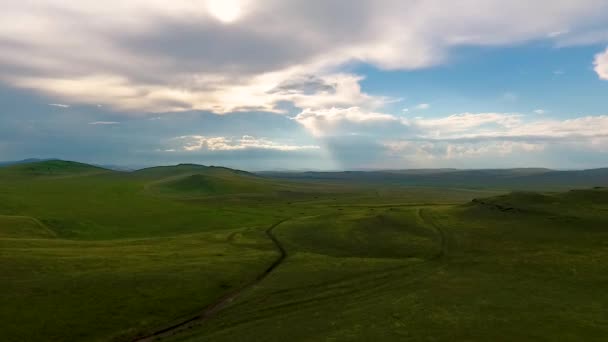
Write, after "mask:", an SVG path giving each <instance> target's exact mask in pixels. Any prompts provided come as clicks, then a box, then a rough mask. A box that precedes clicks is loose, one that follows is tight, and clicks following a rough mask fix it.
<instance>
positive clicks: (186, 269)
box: [0, 161, 608, 341]
mask: <svg viewBox="0 0 608 342" xmlns="http://www.w3.org/2000/svg"><path fill="white" fill-rule="evenodd" d="M453 172H454V171H453V170H443V171H441V173H442V174H443V173H450V174H451V173H453ZM484 172H485V171H484ZM425 173H426V176H429V174H432V175H433V177H435V176H437V177H439V174H438V173H436V172H431V171H425ZM496 173H497V174H499V175H500V174H501V173H504V172H503V171H500V172H498V171H496ZM514 173H515V171H514ZM517 173H520V174H525V176H526V177H533V176H534V175H543V174H545V173H546V172H545V171H543V170H529V169H526V170H520V171H517ZM600 173H601V172H600ZM399 177H402V175H399ZM277 224H278V225H277ZM270 227H274V228H273V229H272V231H271V232H269V228H270ZM606 227H608V190H606V189H603V188H597V189H586V190H574V191H569V192H552V193H536V192H514V193H508V194H506V193H504V192H497V191H496V190H495V189H492V188H489V189H488V188H479V189H471V188H466V189H463V188H440V187H421V186H409V185H406V186H403V185H399V184H396V183H390V182H388V183H387V182H385V183H382V182H376V181H369V182H359V181H357V183H356V184H355V183H352V184H351V183H349V182H343V181H334V180H331V181H327V180H321V181H312V180H310V179H308V180H298V181H296V182H294V181H292V180H286V179H275V178H271V177H268V176H267V175H265V176H259V175H253V174H250V173H247V172H243V171H237V170H230V169H225V168H220V167H205V166H199V165H178V166H173V167H159V168H150V169H144V170H140V171H137V172H114V171H107V170H104V169H100V168H97V167H94V166H88V165H85V164H78V163H71V162H62V161H50V162H48V161H47V162H42V163H35V164H29V165H28V164H24V165H14V166H9V167H5V168H0V274H2V275H3V278H2V282H0V303H2V305H1V306H0V320H1V321H2V322H4V323H5V324H3V327H4V329H2V333H1V334H2V335H1V336H2V339H3V340H4V341H36V340H45V341H66V340H72V341H73V340H78V341H131V340H133V339H134V338H135V337H137V336H146V335H148V334H150V333H152V332H156V331H159V330H162V329H163V328H166V327H170V326H173V325H175V324H178V323H181V322H184V321H187V320H190V319H192V318H193V317H194V318H196V317H198V316H200V315H201V313H202V312H203V309H204V308H205V307H208V306H209V305H214V304H217V303H218V301H219V300H220V299H221V298H230V300H229V301H226V302H225V303H224V305H223V306H222V310H220V311H217V312H215V311H214V314H212V315H210V317H209V318H208V319H205V320H204V324H201V325H197V324H196V322H198V320H196V319H195V320H194V321H193V322H194V323H192V324H193V326H192V327H191V329H186V331H179V330H178V331H176V333H175V334H169V336H165V337H166V339H167V340H177V341H249V340H251V337H252V336H255V339H256V340H260V341H284V340H294V341H298V340H299V341H317V340H331V341H358V340H376V341H395V340H412V341H428V340H435V341H452V340H474V341H488V340H492V341H494V340H496V341H513V340H564V341H568V340H571V341H578V340H586V341H601V340H603V339H604V336H606V334H607V333H608V329H607V328H606V327H608V315H606V312H605V310H604V308H603V306H602V305H600V304H599V303H603V302H607V301H608V297H607V295H606V294H605V293H604V292H605V291H604V289H605V285H606V284H608V276H606V275H607V274H608V269H607V266H606V264H605V263H604V262H603V260H606V257H608V245H606V243H605V241H608V229H607V228H606ZM281 251H284V253H285V256H286V257H285V258H284V259H282V258H281V255H282V252H281ZM271 266H272V267H271ZM269 269H271V270H272V271H271V272H270V273H266V272H268V270H269ZM232 296H234V297H232ZM224 306H225V307H224ZM33 308H35V309H33Z"/></svg>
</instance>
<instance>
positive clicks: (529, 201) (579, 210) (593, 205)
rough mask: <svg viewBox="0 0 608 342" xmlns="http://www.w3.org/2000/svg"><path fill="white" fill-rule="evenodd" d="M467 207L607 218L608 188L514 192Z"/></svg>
mask: <svg viewBox="0 0 608 342" xmlns="http://www.w3.org/2000/svg"><path fill="white" fill-rule="evenodd" d="M465 207H469V208H470V209H476V208H478V209H486V210H491V211H495V212H505V213H506V212H511V213H532V214H534V213H537V214H552V215H560V216H586V217H590V218H594V217H595V218H599V217H605V214H604V213H605V211H606V210H608V188H603V187H596V188H593V189H577V190H570V191H567V192H531V191H525V192H524V191H520V192H512V193H509V194H505V195H500V196H495V197H490V198H481V199H479V198H478V199H474V200H472V201H471V203H470V204H467V205H465Z"/></svg>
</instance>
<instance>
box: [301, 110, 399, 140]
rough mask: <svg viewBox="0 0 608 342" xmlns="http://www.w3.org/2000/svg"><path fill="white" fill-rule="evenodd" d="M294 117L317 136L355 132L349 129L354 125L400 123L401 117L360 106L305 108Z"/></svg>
mask: <svg viewBox="0 0 608 342" xmlns="http://www.w3.org/2000/svg"><path fill="white" fill-rule="evenodd" d="M294 119H295V120H296V121H297V122H298V123H299V124H300V125H302V126H304V128H306V129H307V130H308V131H309V132H310V133H311V134H313V135H314V136H317V137H321V136H327V135H334V134H338V133H341V134H345V133H346V134H349V133H353V132H349V129H352V128H354V127H356V128H360V126H373V125H376V124H387V123H388V124H399V123H400V121H399V119H398V118H396V117H394V116H392V115H389V114H383V113H374V112H369V111H366V110H362V109H361V108H359V107H350V108H336V107H333V108H331V109H320V110H313V109H305V110H304V111H302V112H301V113H300V114H298V115H297V116H296V117H295V118H294Z"/></svg>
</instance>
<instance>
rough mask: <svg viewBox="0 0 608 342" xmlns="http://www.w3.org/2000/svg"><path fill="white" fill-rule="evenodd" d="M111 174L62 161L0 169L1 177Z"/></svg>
mask: <svg viewBox="0 0 608 342" xmlns="http://www.w3.org/2000/svg"><path fill="white" fill-rule="evenodd" d="M106 172H111V171H110V170H106V169H103V168H101V167H97V166H93V165H89V164H83V163H77V162H72V161H64V160H47V161H40V162H33V163H18V164H14V165H9V166H5V167H0V176H2V177H10V176H14V177H62V176H63V177H66V176H78V175H90V174H99V173H106Z"/></svg>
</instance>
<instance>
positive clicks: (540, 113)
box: [534, 109, 547, 115]
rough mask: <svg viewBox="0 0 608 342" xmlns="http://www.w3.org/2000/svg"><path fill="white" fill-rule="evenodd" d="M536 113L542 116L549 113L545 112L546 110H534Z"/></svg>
mask: <svg viewBox="0 0 608 342" xmlns="http://www.w3.org/2000/svg"><path fill="white" fill-rule="evenodd" d="M534 113H536V114H538V115H542V114H545V113H547V111H546V110H544V109H535V110H534Z"/></svg>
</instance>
